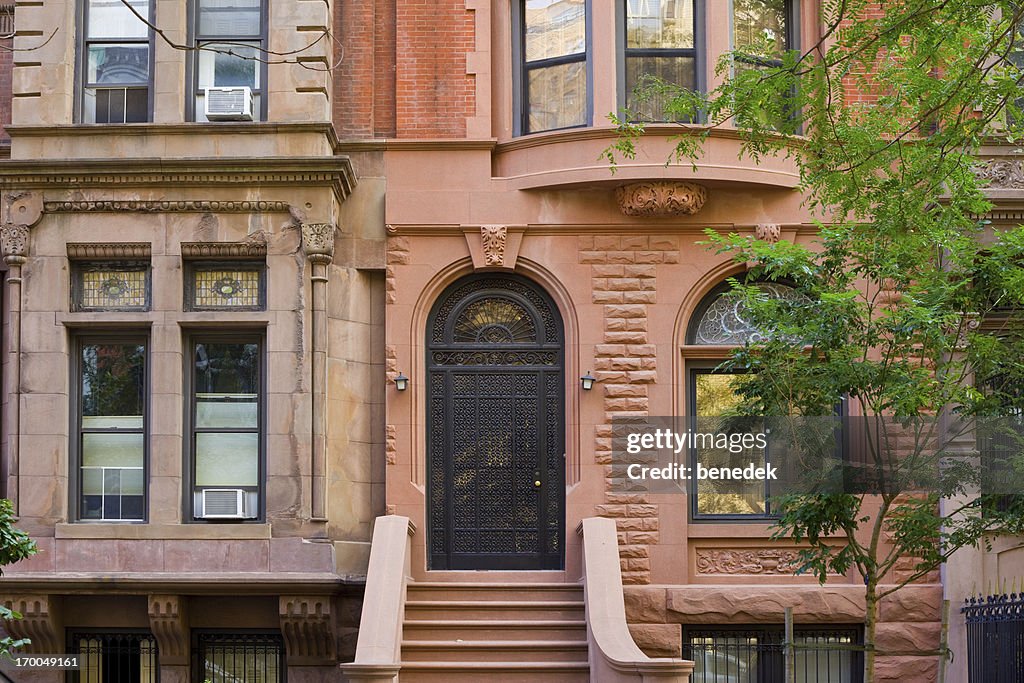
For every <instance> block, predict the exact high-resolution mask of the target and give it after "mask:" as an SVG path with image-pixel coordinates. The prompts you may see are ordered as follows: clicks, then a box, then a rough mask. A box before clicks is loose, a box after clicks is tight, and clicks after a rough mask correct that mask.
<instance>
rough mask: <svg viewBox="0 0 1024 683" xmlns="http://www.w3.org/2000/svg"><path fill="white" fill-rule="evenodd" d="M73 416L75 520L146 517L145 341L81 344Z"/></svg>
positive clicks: (126, 340)
mask: <svg viewBox="0 0 1024 683" xmlns="http://www.w3.org/2000/svg"><path fill="white" fill-rule="evenodd" d="M76 374H77V382H76V384H77V388H78V392H77V393H78V410H77V414H76V416H75V434H76V444H75V449H74V450H75V452H76V455H77V463H78V470H77V475H78V476H77V479H78V501H77V503H78V504H77V509H78V518H79V519H80V520H83V521H85V520H90V521H142V520H143V519H144V518H145V515H146V486H145V482H146V342H145V340H144V339H116V340H109V341H108V340H102V339H95V340H94V339H88V338H83V339H80V340H79V344H78V353H77V358H76Z"/></svg>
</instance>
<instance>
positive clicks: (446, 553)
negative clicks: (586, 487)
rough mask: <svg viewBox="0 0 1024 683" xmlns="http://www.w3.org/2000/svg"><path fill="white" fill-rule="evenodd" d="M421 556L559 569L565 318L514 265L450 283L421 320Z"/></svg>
mask: <svg viewBox="0 0 1024 683" xmlns="http://www.w3.org/2000/svg"><path fill="white" fill-rule="evenodd" d="M426 335H427V339H426V350H427V354H426V355H427V358H426V380H427V406H426V408H427V411H426V412H427V416H426V417H427V454H426V455H427V458H426V460H427V462H426V464H427V515H426V516H427V527H428V529H427V543H428V552H427V557H428V567H429V568H430V569H434V570H444V569H454V570H459V569H523V570H528V569H561V568H563V566H564V556H565V551H564V548H565V424H564V415H565V410H564V404H565V396H564V391H565V378H564V371H565V370H564V357H565V350H564V339H565V335H564V327H563V323H562V319H561V316H560V315H559V313H558V309H557V308H556V306H555V305H554V303H553V301H552V300H551V298H550V296H548V294H547V293H546V292H545V291H544V290H543V289H541V288H540V287H539V286H537V284H535V283H534V282H532V281H530V280H528V279H526V278H523V277H520V276H517V275H511V274H505V273H500V274H499V273H488V274H477V275H470V276H467V277H465V278H462V279H460V280H458V281H456V282H454V283H453V284H451V285H449V286H448V287H447V288H446V289H445V290H444V292H443V293H442V294H441V296H440V297H439V298H438V300H437V302H436V303H435V305H434V307H433V310H432V311H431V314H430V317H429V319H428V321H427V330H426Z"/></svg>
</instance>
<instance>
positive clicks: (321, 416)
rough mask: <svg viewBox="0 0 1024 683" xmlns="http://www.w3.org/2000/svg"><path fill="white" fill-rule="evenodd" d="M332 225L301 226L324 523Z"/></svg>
mask: <svg viewBox="0 0 1024 683" xmlns="http://www.w3.org/2000/svg"><path fill="white" fill-rule="evenodd" d="M334 232H335V227H334V224H333V223H303V224H302V251H303V252H304V253H305V254H306V258H308V259H309V263H310V269H311V274H310V280H311V281H312V282H311V287H312V305H311V306H310V315H311V329H312V335H311V340H310V341H311V344H310V346H311V351H312V354H313V381H312V383H311V390H312V391H311V403H312V413H313V424H312V433H313V444H312V446H313V447H312V449H311V450H312V463H311V464H312V467H311V472H312V491H311V495H310V501H311V506H312V514H311V515H310V516H311V518H312V519H313V520H314V521H326V520H327V430H326V426H327V400H326V398H327V266H328V265H330V263H331V260H332V258H333V257H334Z"/></svg>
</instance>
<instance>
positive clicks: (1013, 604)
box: [960, 593, 1024, 683]
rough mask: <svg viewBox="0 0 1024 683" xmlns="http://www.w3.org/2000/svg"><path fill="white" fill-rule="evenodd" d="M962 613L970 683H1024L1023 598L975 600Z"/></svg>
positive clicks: (1019, 596)
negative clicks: (965, 627) (965, 625)
mask: <svg viewBox="0 0 1024 683" xmlns="http://www.w3.org/2000/svg"><path fill="white" fill-rule="evenodd" d="M960 611H961V612H963V614H964V620H965V621H966V622H967V676H968V681H969V683H1024V594H1018V593H1009V594H1005V593H1004V594H1001V595H989V596H985V597H981V596H979V597H972V598H969V599H968V600H967V601H966V604H965V605H964V606H963V608H962V609H961V610H960Z"/></svg>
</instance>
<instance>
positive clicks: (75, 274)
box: [69, 259, 153, 313]
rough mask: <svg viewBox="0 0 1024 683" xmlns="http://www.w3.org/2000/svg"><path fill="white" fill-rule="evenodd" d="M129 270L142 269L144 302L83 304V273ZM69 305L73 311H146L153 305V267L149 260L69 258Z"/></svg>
mask: <svg viewBox="0 0 1024 683" xmlns="http://www.w3.org/2000/svg"><path fill="white" fill-rule="evenodd" d="M108 268H109V269H111V270H130V271H142V272H143V273H144V275H143V281H144V284H143V286H144V287H145V289H146V296H145V299H146V301H145V303H144V304H143V305H142V306H141V307H139V306H111V307H106V308H100V307H92V306H85V305H84V304H83V303H82V301H83V299H84V296H85V285H84V275H85V273H87V272H89V271H90V270H105V269H108ZM70 297H71V301H70V304H69V305H70V307H71V311H72V312H73V313H106V312H118V313H146V312H148V311H150V310H152V307H153V267H152V264H151V263H150V262H149V260H135V259H121V260H99V261H93V260H79V259H71V291H70Z"/></svg>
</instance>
